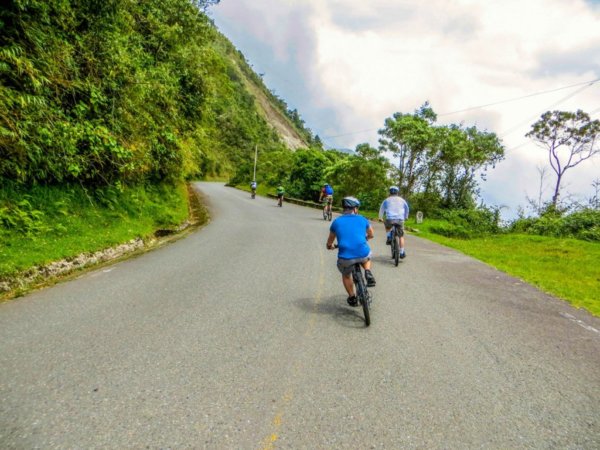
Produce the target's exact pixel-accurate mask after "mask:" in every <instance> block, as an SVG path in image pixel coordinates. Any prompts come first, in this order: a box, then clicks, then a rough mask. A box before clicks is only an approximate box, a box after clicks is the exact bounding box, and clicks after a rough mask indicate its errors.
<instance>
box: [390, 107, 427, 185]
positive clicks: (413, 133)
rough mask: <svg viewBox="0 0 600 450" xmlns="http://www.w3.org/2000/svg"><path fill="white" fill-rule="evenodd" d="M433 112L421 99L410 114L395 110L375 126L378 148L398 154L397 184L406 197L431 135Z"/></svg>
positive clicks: (413, 183) (424, 157) (424, 155)
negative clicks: (416, 107) (381, 124)
mask: <svg viewBox="0 0 600 450" xmlns="http://www.w3.org/2000/svg"><path fill="white" fill-rule="evenodd" d="M436 119H437V116H436V114H435V113H434V112H433V110H432V109H431V108H430V107H429V103H425V104H424V105H423V106H421V108H419V109H418V110H417V111H415V112H414V114H402V113H395V114H394V115H393V116H392V117H391V118H387V119H386V120H385V124H384V128H383V129H381V130H379V134H380V135H381V138H380V140H379V143H380V149H381V150H382V151H388V152H391V153H392V154H393V155H394V157H396V158H398V159H399V160H400V161H399V164H398V186H399V187H400V193H401V195H403V196H405V197H407V196H409V195H410V193H412V192H413V191H414V190H415V187H416V185H417V183H418V177H419V171H420V168H421V164H423V162H424V161H425V160H426V158H427V156H426V152H427V149H428V147H430V145H431V143H432V140H433V138H434V130H433V127H432V125H433V123H434V122H435V121H436Z"/></svg>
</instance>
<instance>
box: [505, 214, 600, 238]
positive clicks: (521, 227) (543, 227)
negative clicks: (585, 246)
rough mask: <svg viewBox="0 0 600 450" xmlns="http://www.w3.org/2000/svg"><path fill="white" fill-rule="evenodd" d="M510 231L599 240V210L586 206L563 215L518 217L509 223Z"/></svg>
mask: <svg viewBox="0 0 600 450" xmlns="http://www.w3.org/2000/svg"><path fill="white" fill-rule="evenodd" d="M510 231H512V232H516V233H528V234H537V235H542V236H552V237H572V238H576V239H583V240H586V241H600V211H599V210H595V209H589V208H586V209H582V210H580V211H576V212H573V213H571V214H569V215H566V216H563V217H561V216H560V215H558V214H554V213H551V214H544V215H542V216H541V217H537V218H534V217H524V218H519V219H517V220H515V221H514V222H513V223H512V224H511V226H510Z"/></svg>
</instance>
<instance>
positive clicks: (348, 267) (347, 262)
mask: <svg viewBox="0 0 600 450" xmlns="http://www.w3.org/2000/svg"><path fill="white" fill-rule="evenodd" d="M370 259H371V254H369V256H366V257H364V258H354V259H342V258H338V260H337V268H338V270H339V271H340V272H341V273H342V275H350V274H351V273H352V267H353V266H354V264H356V263H364V262H367V261H369V260H370Z"/></svg>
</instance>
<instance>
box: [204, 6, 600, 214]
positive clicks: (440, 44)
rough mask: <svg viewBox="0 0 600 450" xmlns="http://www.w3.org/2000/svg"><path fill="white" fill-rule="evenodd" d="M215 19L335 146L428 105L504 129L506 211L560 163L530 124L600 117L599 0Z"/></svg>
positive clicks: (584, 191)
mask: <svg viewBox="0 0 600 450" xmlns="http://www.w3.org/2000/svg"><path fill="white" fill-rule="evenodd" d="M209 15H210V16H211V17H212V18H213V20H214V21H215V23H216V25H217V26H218V28H219V29H220V30H221V31H222V32H223V33H224V34H225V35H226V36H227V37H228V38H229V39H230V40H231V41H232V42H233V44H234V45H235V46H236V47H237V48H238V49H240V50H241V51H242V52H243V53H244V55H245V56H246V58H247V60H248V61H249V62H250V63H251V65H252V66H253V68H254V70H255V71H256V72H257V73H261V74H264V75H263V79H264V81H265V83H266V85H267V86H268V87H269V88H270V89H271V90H272V91H274V92H275V93H276V94H277V95H279V96H280V97H281V98H283V99H284V100H285V101H286V102H287V103H288V105H289V107H290V108H296V109H297V110H298V111H299V113H300V114H301V116H302V117H303V119H304V120H305V122H306V124H307V126H308V127H309V128H311V129H312V130H313V132H315V133H316V134H318V135H319V136H320V137H321V138H322V139H323V141H324V142H325V144H326V145H327V146H329V147H335V148H355V147H356V145H357V144H359V143H362V142H368V143H370V144H371V145H374V146H377V143H378V134H377V130H378V129H379V128H381V127H382V126H383V123H384V121H385V119H386V118H387V117H390V116H391V115H392V114H394V113H395V112H403V113H411V112H413V111H414V110H415V109H416V108H418V107H419V106H420V105H421V104H423V103H424V102H425V101H429V102H430V103H431V105H432V107H433V109H434V110H435V111H436V112H437V113H438V115H439V119H438V121H439V122H440V123H464V124H465V125H467V126H470V125H476V126H477V127H478V128H480V129H486V130H488V131H493V132H495V133H497V134H498V135H499V136H500V137H501V138H502V139H503V142H504V144H505V146H506V149H507V151H506V155H507V156H506V160H505V161H503V162H502V163H500V164H499V165H498V167H497V168H496V169H495V170H493V171H492V172H491V173H490V174H489V176H488V179H487V181H486V182H484V183H482V184H481V187H482V198H483V200H484V201H485V202H486V203H488V204H492V205H497V206H504V207H505V208H504V214H505V216H507V217H513V216H514V215H515V214H516V212H517V208H518V207H519V206H525V204H526V197H527V196H529V197H537V196H538V192H539V185H540V176H539V173H538V168H539V167H544V166H546V165H547V163H546V161H547V153H546V152H545V151H544V150H542V149H541V148H539V147H537V146H535V144H533V143H532V142H530V141H529V140H528V139H527V138H525V137H524V135H525V133H527V131H529V129H530V127H531V124H532V123H533V122H535V121H536V120H537V119H538V118H539V116H540V115H541V114H542V113H543V112H545V111H547V110H553V109H560V110H566V111H575V110H576V109H583V110H584V111H586V112H588V113H591V115H592V117H594V118H600V82H596V83H590V82H592V81H594V80H598V79H600V3H599V2H598V1H595V2H592V1H584V0H528V1H527V2H523V1H520V0H504V1H502V2H481V1H476V0H452V1H450V0H430V1H428V2H415V1H412V0H371V1H369V2H364V0H362V1H359V0H221V3H220V4H219V5H217V6H214V7H211V8H210V10H209ZM482 105H488V106H483V107H480V106H482ZM548 169H549V168H548ZM599 178H600V158H598V159H596V160H594V161H588V162H585V163H583V164H582V165H580V166H577V167H575V168H573V169H571V171H570V172H567V175H566V179H565V181H564V192H563V195H564V196H572V197H573V198H574V199H575V198H576V199H581V200H583V199H584V198H586V197H589V196H591V195H592V193H593V189H592V186H591V183H592V181H594V180H595V179H599ZM553 181H554V175H553V173H551V172H550V171H549V172H548V173H547V175H546V181H545V189H544V197H545V198H549V197H550V195H551V188H552V186H553Z"/></svg>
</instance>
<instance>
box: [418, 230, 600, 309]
mask: <svg viewBox="0 0 600 450" xmlns="http://www.w3.org/2000/svg"><path fill="white" fill-rule="evenodd" d="M436 223H439V222H438V221H435V220H426V221H424V223H422V224H418V225H417V224H416V223H415V222H414V221H413V220H409V222H408V223H407V226H408V227H412V228H417V229H418V230H419V232H418V233H415V235H417V236H420V237H424V238H426V239H429V240H431V241H434V242H438V243H440V244H442V245H445V246H447V247H451V248H454V249H456V250H459V251H460V252H462V253H465V254H467V255H470V256H473V257H474V258H477V259H479V260H481V261H483V262H485V263H487V264H489V265H491V266H493V267H495V268H497V269H499V270H502V271H503V272H506V273H508V274H510V275H513V276H515V277H518V278H520V279H522V280H524V281H526V282H528V283H530V284H532V285H534V286H537V287H538V288H540V289H541V290H543V291H545V292H547V293H549V294H552V295H555V296H557V297H560V298H562V299H564V300H566V301H568V302H569V303H571V304H572V305H573V306H575V307H577V308H585V309H587V310H588V311H589V312H591V313H592V314H594V315H596V316H600V243H594V242H587V241H582V240H577V239H564V238H553V237H546V236H533V235H525V234H500V235H492V236H488V237H482V238H475V239H456V238H447V237H444V236H440V235H437V234H434V233H432V232H430V231H429V229H430V227H431V226H432V225H434V224H436Z"/></svg>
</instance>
